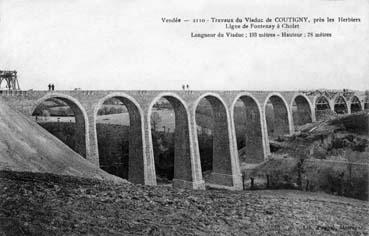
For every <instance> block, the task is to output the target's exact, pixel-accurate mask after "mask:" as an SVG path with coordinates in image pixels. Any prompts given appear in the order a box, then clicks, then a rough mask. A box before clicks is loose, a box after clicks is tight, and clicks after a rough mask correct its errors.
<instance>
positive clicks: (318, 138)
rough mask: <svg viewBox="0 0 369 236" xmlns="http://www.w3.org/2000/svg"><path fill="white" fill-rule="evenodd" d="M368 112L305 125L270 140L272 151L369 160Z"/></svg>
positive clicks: (350, 159) (305, 155) (293, 155)
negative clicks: (293, 133)
mask: <svg viewBox="0 0 369 236" xmlns="http://www.w3.org/2000/svg"><path fill="white" fill-rule="evenodd" d="M368 126H369V112H368V111H363V112H358V113H354V114H349V115H342V116H338V117H335V118H331V119H327V120H323V121H320V122H315V123H310V124H306V125H304V126H301V127H299V128H298V132H297V133H296V134H295V135H293V136H289V137H280V138H279V139H277V140H275V141H271V149H272V150H271V151H274V153H277V154H284V155H288V156H292V157H303V158H317V159H327V160H342V161H351V162H361V163H369V128H368Z"/></svg>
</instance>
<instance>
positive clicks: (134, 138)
mask: <svg viewBox="0 0 369 236" xmlns="http://www.w3.org/2000/svg"><path fill="white" fill-rule="evenodd" d="M111 98H116V99H118V100H119V101H121V102H122V103H123V104H124V105H125V106H126V108H127V110H128V114H129V123H130V125H129V135H128V137H129V138H128V142H129V151H128V152H129V154H128V177H127V178H128V180H129V181H130V182H132V183H138V184H144V183H145V161H146V160H145V152H144V145H145V139H144V135H143V134H144V128H143V123H144V121H143V111H142V109H141V107H140V105H139V104H138V102H137V101H136V100H135V99H134V98H132V97H131V96H129V95H127V94H125V93H121V92H117V93H111V94H108V95H107V96H105V97H103V98H101V99H100V100H99V102H98V103H97V105H96V106H95V110H94V119H93V127H94V129H95V132H94V133H95V134H96V136H97V132H96V126H97V115H98V111H99V109H100V107H102V105H103V104H104V102H105V101H106V100H108V99H111ZM95 140H96V141H98V139H97V137H96V139H95ZM96 147H97V145H96ZM97 153H98V152H97Z"/></svg>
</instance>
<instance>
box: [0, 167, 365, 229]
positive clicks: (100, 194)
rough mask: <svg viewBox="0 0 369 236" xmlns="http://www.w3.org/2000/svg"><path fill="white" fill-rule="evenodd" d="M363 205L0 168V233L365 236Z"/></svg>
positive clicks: (287, 193)
mask: <svg viewBox="0 0 369 236" xmlns="http://www.w3.org/2000/svg"><path fill="white" fill-rule="evenodd" d="M368 210H369V208H368V202H365V201H360V200H354V199H348V198H344V197H336V196H332V195H327V194H322V193H306V192H299V191H293V190H274V191H270V190H263V191H239V192H237V191H235V192H232V191H226V190H222V191H221V190H209V191H193V190H192V191H190V190H178V189H173V188H170V187H164V186H161V187H150V186H141V185H131V184H124V183H123V184H113V183H111V182H104V181H99V180H91V179H85V178H77V177H70V176H58V175H51V174H36V173H26V172H4V171H2V172H0V235H81V234H89V235H368V231H367V230H368V228H367V227H368V223H369V214H368Z"/></svg>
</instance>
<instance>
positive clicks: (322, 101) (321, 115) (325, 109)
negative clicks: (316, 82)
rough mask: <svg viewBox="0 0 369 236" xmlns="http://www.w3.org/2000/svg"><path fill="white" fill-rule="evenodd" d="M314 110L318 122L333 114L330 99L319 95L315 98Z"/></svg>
mask: <svg viewBox="0 0 369 236" xmlns="http://www.w3.org/2000/svg"><path fill="white" fill-rule="evenodd" d="M314 108H315V116H316V120H317V121H319V120H322V119H325V117H326V116H327V115H332V114H333V111H332V109H331V105H330V103H329V99H328V98H327V97H326V96H325V95H318V96H316V97H315V98H314Z"/></svg>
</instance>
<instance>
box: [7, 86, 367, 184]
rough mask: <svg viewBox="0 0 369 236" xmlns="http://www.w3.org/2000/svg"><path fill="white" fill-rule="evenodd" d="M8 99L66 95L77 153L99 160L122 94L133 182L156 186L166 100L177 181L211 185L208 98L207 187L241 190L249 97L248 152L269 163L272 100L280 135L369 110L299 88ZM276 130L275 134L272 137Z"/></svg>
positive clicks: (22, 106)
mask: <svg viewBox="0 0 369 236" xmlns="http://www.w3.org/2000/svg"><path fill="white" fill-rule="evenodd" d="M0 93H1V94H0V99H2V100H3V101H5V102H6V103H8V105H10V106H11V107H13V108H15V109H16V110H18V111H20V112H21V113H23V114H25V115H27V116H31V115H32V113H33V111H34V110H35V109H36V107H37V106H38V105H40V104H41V103H42V102H44V101H45V100H47V99H50V98H58V99H60V100H62V101H64V102H65V103H67V104H68V105H69V106H70V107H71V108H72V110H73V112H74V114H75V119H76V124H77V125H76V126H77V129H78V132H77V133H78V136H79V137H78V138H79V140H80V142H79V146H78V147H77V150H75V151H76V152H78V153H79V154H80V155H81V156H83V157H85V158H86V159H88V160H89V161H91V162H92V163H94V164H95V165H97V166H98V165H99V152H98V143H97V142H98V141H97V134H96V118H97V112H98V110H99V108H100V107H101V106H102V104H103V103H104V101H106V100H107V99H109V98H113V97H114V98H118V99H119V100H120V101H122V102H123V103H124V105H125V106H126V107H127V109H128V112H129V117H130V131H129V132H130V133H129V173H128V180H129V181H131V182H133V183H140V184H147V185H156V174H155V164H154V153H153V143H152V136H151V123H150V117H151V111H152V108H153V105H154V104H155V103H156V102H157V101H158V100H159V99H160V98H166V99H167V100H168V101H169V102H170V103H171V105H172V107H173V109H174V112H175V154H174V179H173V185H174V186H178V187H185V188H192V189H204V187H205V181H204V179H203V176H202V171H201V163H200V154H199V145H198V138H197V126H196V119H195V114H196V108H197V105H198V103H199V102H200V100H202V99H207V100H208V101H209V102H210V104H211V106H212V109H213V114H214V116H213V118H214V124H215V125H214V130H213V170H212V174H211V177H210V178H209V180H208V183H207V184H213V185H218V186H226V187H227V188H231V189H241V188H242V179H241V172H240V165H239V159H238V150H237V142H236V135H235V122H234V110H235V109H234V108H235V105H236V101H241V102H242V103H243V104H244V108H245V109H246V116H247V124H246V135H248V138H247V141H246V143H245V146H246V154H247V155H254V156H255V155H256V159H258V160H260V161H263V160H264V159H266V158H267V157H268V155H269V154H270V149H269V139H268V128H267V121H266V114H265V111H266V107H267V106H268V105H267V104H272V105H273V112H274V121H273V127H274V130H273V132H274V135H283V134H292V133H293V132H294V126H295V125H302V124H305V123H309V122H313V121H315V120H316V119H317V116H318V115H319V113H320V112H321V111H322V110H325V109H328V110H331V111H332V112H336V113H351V112H356V111H360V110H363V109H368V105H369V101H368V97H365V96H364V94H361V95H359V94H357V95H353V96H351V97H349V98H347V97H344V96H342V95H340V94H338V95H337V96H335V97H333V98H328V97H325V96H323V95H318V96H307V95H306V94H304V93H300V92H296V91H285V92H272V91H97V90H92V91H81V90H72V91H32V90H29V91H0ZM269 135H270V134H269Z"/></svg>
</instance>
